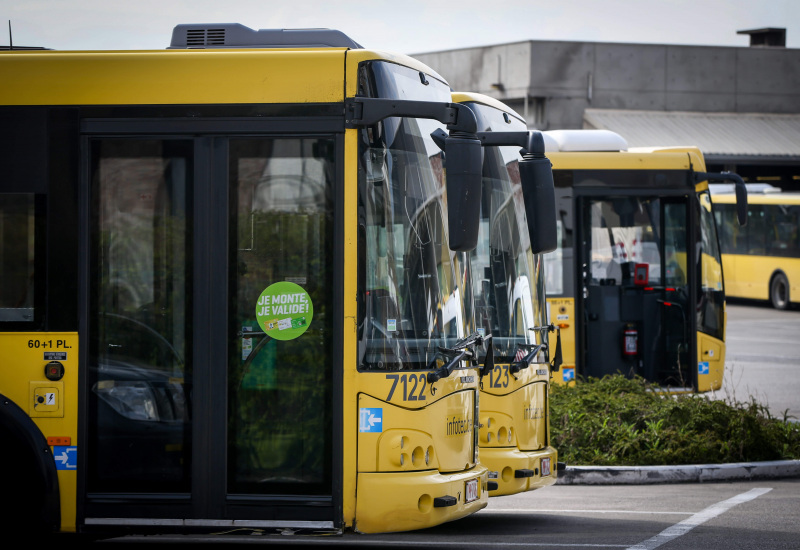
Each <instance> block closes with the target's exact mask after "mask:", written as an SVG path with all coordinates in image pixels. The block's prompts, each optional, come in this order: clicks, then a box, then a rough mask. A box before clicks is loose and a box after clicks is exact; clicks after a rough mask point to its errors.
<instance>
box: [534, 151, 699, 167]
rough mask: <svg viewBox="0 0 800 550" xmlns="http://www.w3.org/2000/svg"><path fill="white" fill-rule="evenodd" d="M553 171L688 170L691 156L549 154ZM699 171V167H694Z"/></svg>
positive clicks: (645, 153)
mask: <svg viewBox="0 0 800 550" xmlns="http://www.w3.org/2000/svg"><path fill="white" fill-rule="evenodd" d="M547 158H549V159H550V162H552V163H553V170H688V169H689V168H690V167H691V163H690V159H691V156H690V155H689V154H688V153H687V152H673V151H665V152H659V153H658V154H655V153H648V152H619V153H615V152H598V153H587V152H580V153H561V152H558V153H555V152H552V153H551V152H548V153H547ZM694 168H695V169H697V166H696V165H694Z"/></svg>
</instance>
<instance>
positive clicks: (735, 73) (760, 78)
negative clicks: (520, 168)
mask: <svg viewBox="0 0 800 550" xmlns="http://www.w3.org/2000/svg"><path fill="white" fill-rule="evenodd" d="M413 57H415V58H417V59H419V60H420V61H422V62H424V63H426V64H427V65H429V66H430V67H431V68H433V69H434V70H436V71H437V72H439V73H440V74H441V75H442V76H444V77H445V78H446V79H447V80H448V82H450V85H451V86H452V87H453V89H455V90H458V91H472V92H480V93H484V94H486V95H489V96H492V97H495V98H497V99H500V100H502V101H504V102H505V103H506V104H508V105H509V106H511V107H513V108H514V109H515V110H517V111H518V112H519V113H520V114H521V115H523V116H524V117H525V118H526V120H528V122H529V125H530V126H531V127H532V128H538V129H542V130H546V129H558V128H581V127H583V111H584V109H586V108H589V107H593V108H601V109H603V108H607V109H641V110H665V111H710V112H740V113H744V112H765V113H798V112H800V50H798V49H786V48H767V47H713V46H672V45H657V44H614V43H595V42H559V41H528V42H518V43H512V44H500V45H494V46H486V47H482V48H466V49H460V50H450V51H442V52H432V53H422V54H414V56H413Z"/></svg>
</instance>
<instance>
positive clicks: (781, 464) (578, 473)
mask: <svg viewBox="0 0 800 550" xmlns="http://www.w3.org/2000/svg"><path fill="white" fill-rule="evenodd" d="M786 477H800V460H773V461H768V462H738V463H731V464H691V465H686V466H567V469H566V470H565V471H560V472H558V480H557V481H556V485H650V484H655V483H703V482H714V481H743V480H745V481H746V480H751V479H777V478H786Z"/></svg>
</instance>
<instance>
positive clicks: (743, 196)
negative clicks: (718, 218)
mask: <svg viewBox="0 0 800 550" xmlns="http://www.w3.org/2000/svg"><path fill="white" fill-rule="evenodd" d="M734 189H735V190H736V217H737V218H738V219H739V225H741V226H744V225H747V188H746V187H745V186H744V182H743V181H737V182H736V185H735V187H734Z"/></svg>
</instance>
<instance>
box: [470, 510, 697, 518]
mask: <svg viewBox="0 0 800 550" xmlns="http://www.w3.org/2000/svg"><path fill="white" fill-rule="evenodd" d="M487 512H488V513H490V514H491V513H492V512H495V513H501V514H513V513H525V514H530V513H536V512H541V513H543V514H551V513H555V514H654V515H675V516H691V515H692V513H691V512H670V511H668V510H652V511H651V510H557V509H552V510H551V509H542V510H537V509H534V508H525V509H522V508H484V509H483V510H481V511H480V512H479V513H480V514H486V513H487Z"/></svg>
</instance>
